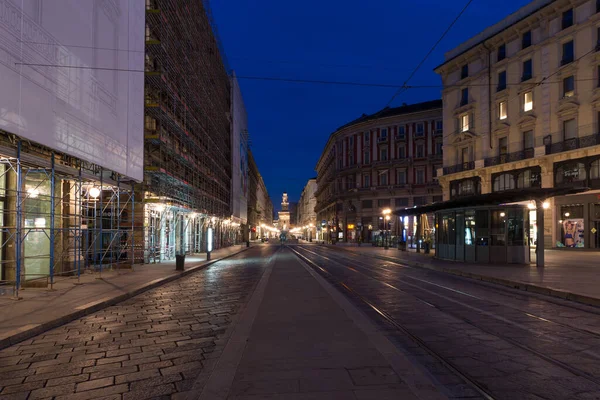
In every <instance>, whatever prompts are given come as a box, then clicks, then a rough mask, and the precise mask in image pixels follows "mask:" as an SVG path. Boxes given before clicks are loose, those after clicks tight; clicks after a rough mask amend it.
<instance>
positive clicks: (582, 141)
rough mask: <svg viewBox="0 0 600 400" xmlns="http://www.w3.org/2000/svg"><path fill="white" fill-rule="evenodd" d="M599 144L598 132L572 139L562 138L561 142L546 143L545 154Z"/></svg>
mask: <svg viewBox="0 0 600 400" xmlns="http://www.w3.org/2000/svg"><path fill="white" fill-rule="evenodd" d="M599 144H600V133H595V134H593V135H589V136H582V137H577V138H573V139H567V140H563V141H562V142H557V143H552V144H549V145H546V154H555V153H562V152H563V151H569V150H576V149H582V148H585V147H590V146H596V145H599Z"/></svg>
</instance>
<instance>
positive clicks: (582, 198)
mask: <svg viewBox="0 0 600 400" xmlns="http://www.w3.org/2000/svg"><path fill="white" fill-rule="evenodd" d="M554 185H555V186H556V187H574V186H583V187H588V188H590V189H592V190H591V191H589V192H586V193H584V194H574V195H567V196H560V197H556V198H555V199H554V208H555V217H554V221H553V224H554V234H555V242H554V245H555V247H557V248H565V249H600V156H593V157H586V158H580V159H577V160H568V161H563V162H559V163H555V164H554Z"/></svg>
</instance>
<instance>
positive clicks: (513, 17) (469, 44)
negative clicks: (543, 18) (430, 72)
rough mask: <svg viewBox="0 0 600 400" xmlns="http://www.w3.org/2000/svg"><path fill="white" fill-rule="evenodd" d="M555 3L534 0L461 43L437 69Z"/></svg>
mask: <svg viewBox="0 0 600 400" xmlns="http://www.w3.org/2000/svg"><path fill="white" fill-rule="evenodd" d="M554 1H556V0H534V1H532V2H531V3H529V4H527V5H526V6H523V7H521V8H520V9H518V10H517V11H516V12H514V13H512V14H510V15H509V16H508V17H506V18H504V19H503V20H501V21H500V22H498V23H496V24H494V25H492V26H490V27H488V28H486V29H485V30H483V32H481V33H479V34H477V35H475V36H473V37H472V38H471V39H469V40H467V41H466V42H463V43H461V44H460V45H458V46H456V47H455V48H454V49H452V50H450V51H448V52H447V53H446V54H445V61H444V62H443V63H442V64H441V65H439V66H438V67H436V68H435V69H438V68H439V67H441V66H442V65H444V64H446V63H448V62H449V61H452V60H453V59H455V58H456V57H458V56H460V55H461V54H464V53H466V52H467V51H469V50H471V49H472V48H474V47H476V46H477V45H479V44H481V43H483V42H485V41H486V40H488V39H490V38H491V37H494V36H496V35H497V34H499V33H500V32H502V31H504V30H506V29H508V28H510V27H511V26H513V25H515V24H516V23H518V22H520V21H522V20H524V19H525V18H527V17H529V16H530V15H532V14H534V13H536V12H537V11H539V10H541V9H542V8H544V7H546V6H547V5H548V4H550V3H552V2H554Z"/></svg>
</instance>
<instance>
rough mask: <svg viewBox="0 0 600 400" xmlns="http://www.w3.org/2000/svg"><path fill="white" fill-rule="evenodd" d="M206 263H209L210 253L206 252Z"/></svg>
mask: <svg viewBox="0 0 600 400" xmlns="http://www.w3.org/2000/svg"><path fill="white" fill-rule="evenodd" d="M206 261H210V251H207V252H206Z"/></svg>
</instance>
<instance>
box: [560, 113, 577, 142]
mask: <svg viewBox="0 0 600 400" xmlns="http://www.w3.org/2000/svg"><path fill="white" fill-rule="evenodd" d="M563 134H564V137H565V140H569V139H575V138H576V137H577V124H576V122H575V118H571V119H568V120H566V121H563Z"/></svg>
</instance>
